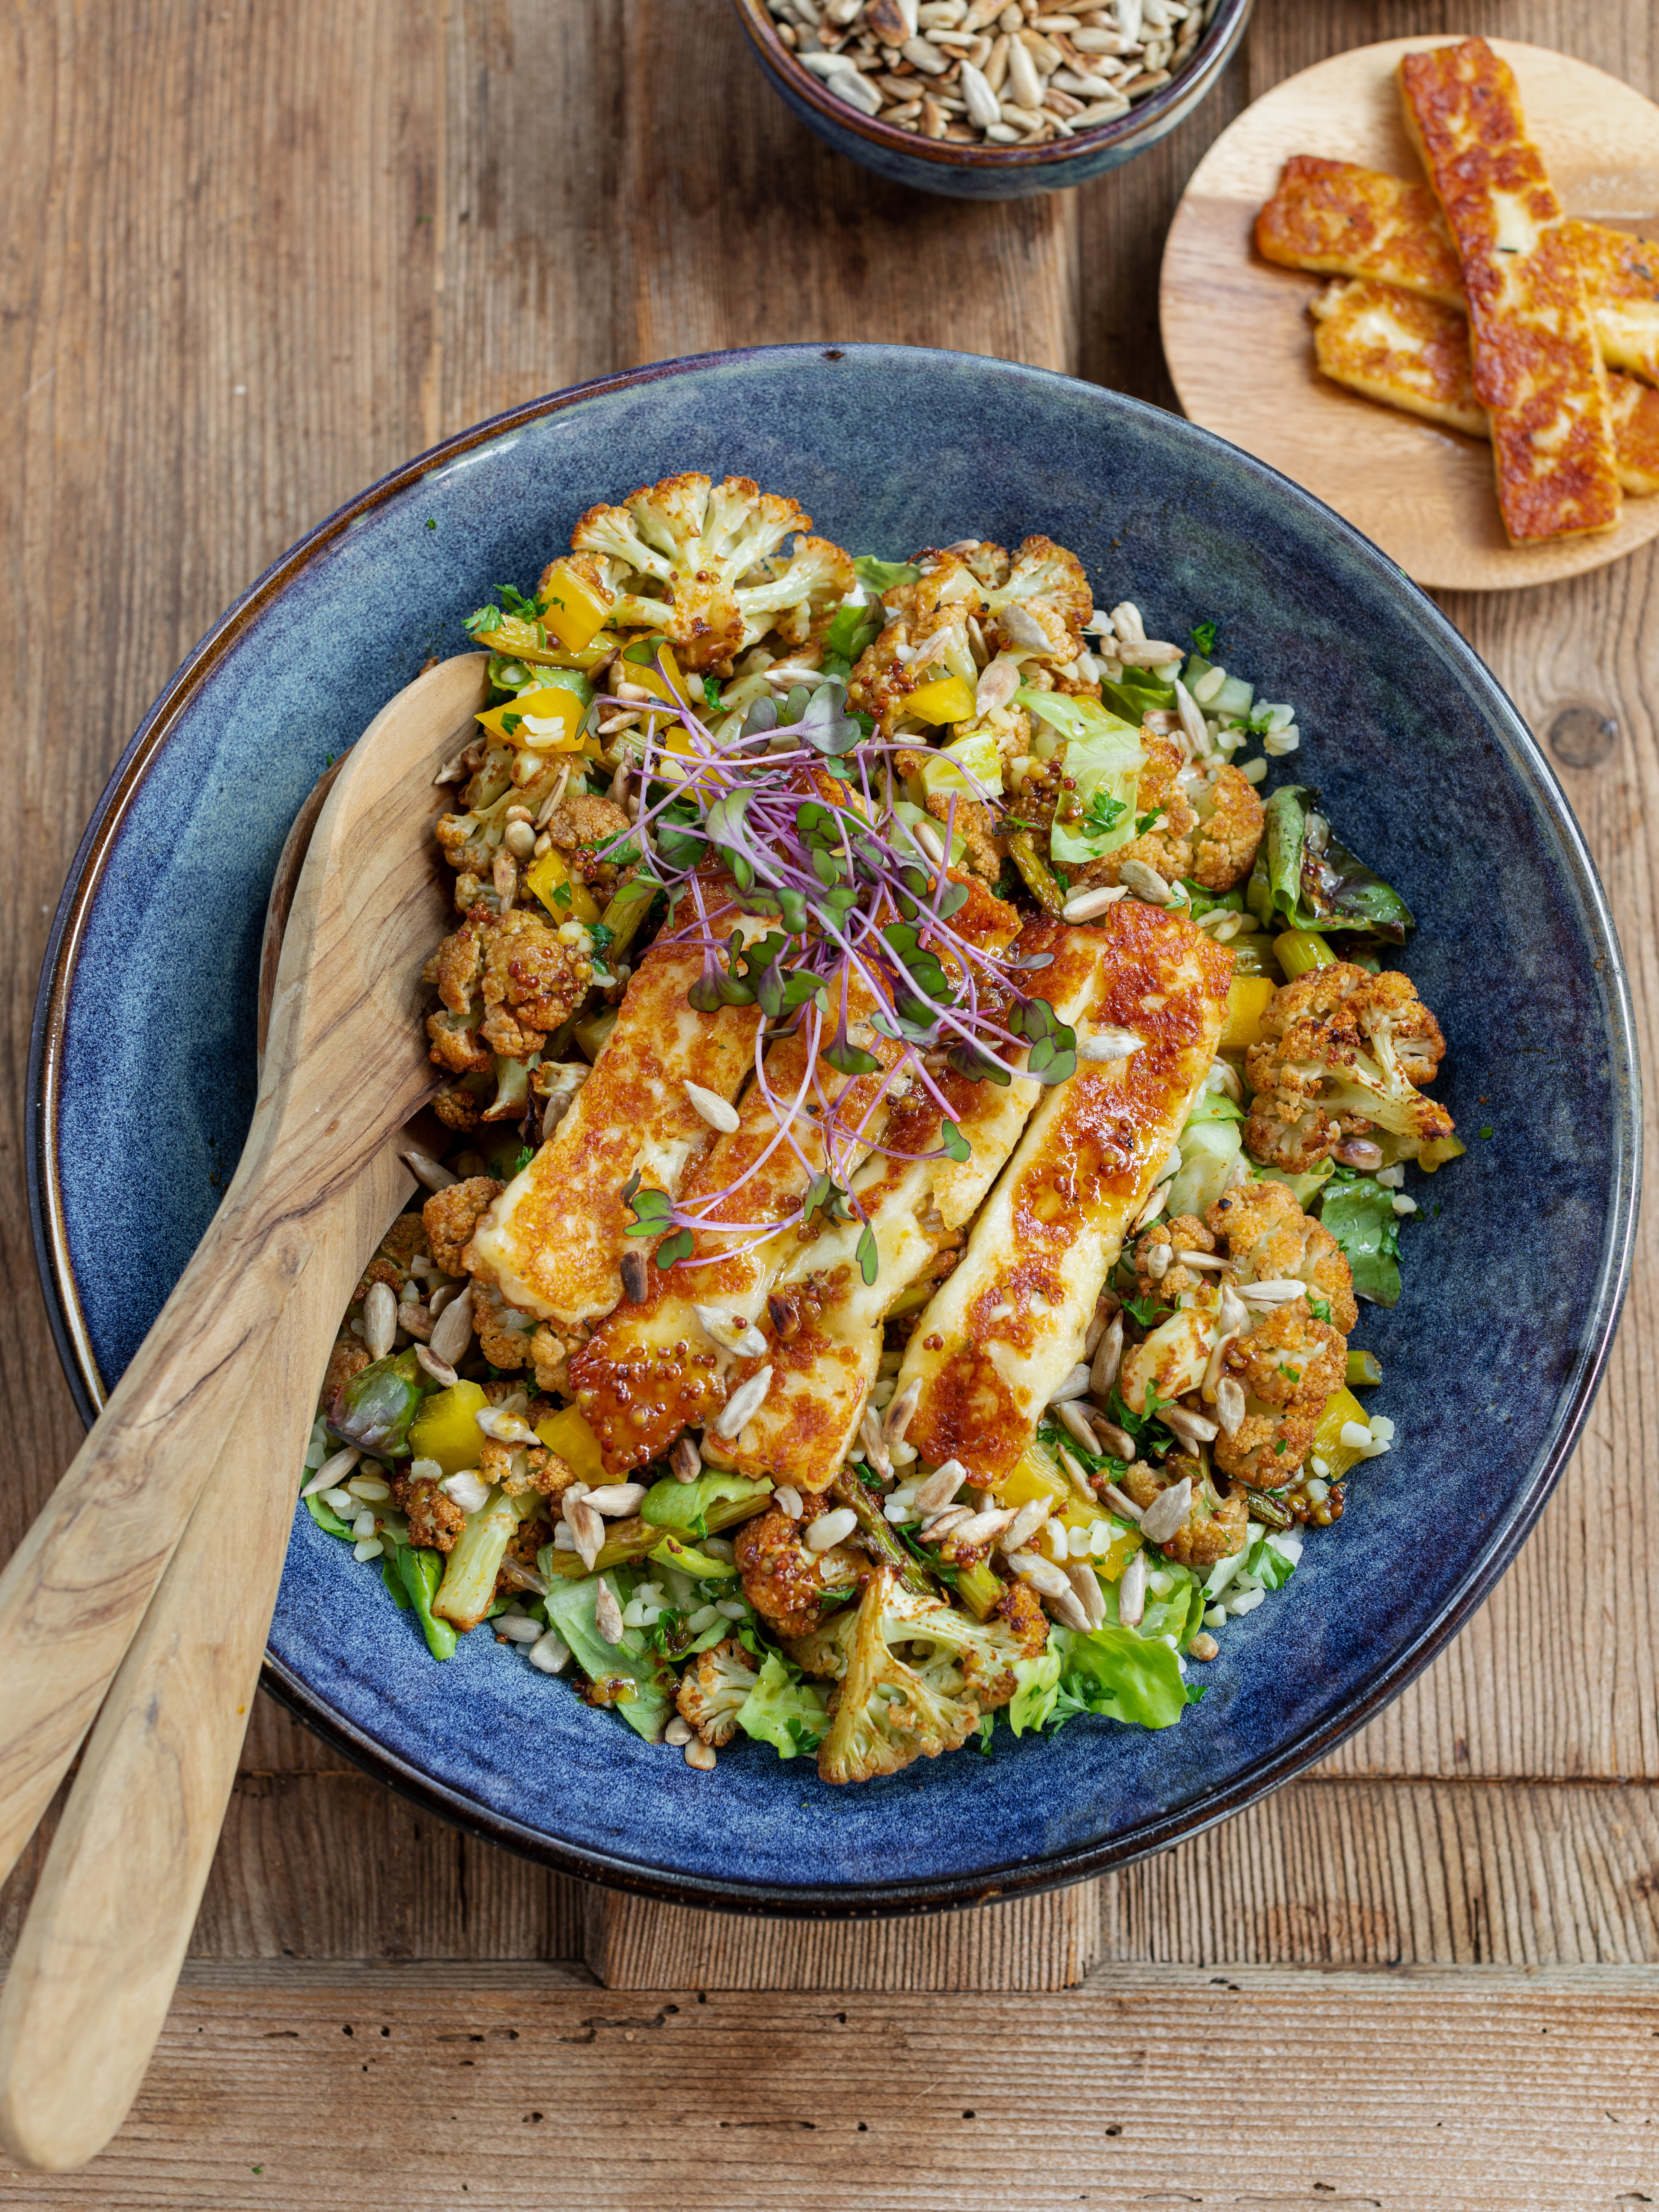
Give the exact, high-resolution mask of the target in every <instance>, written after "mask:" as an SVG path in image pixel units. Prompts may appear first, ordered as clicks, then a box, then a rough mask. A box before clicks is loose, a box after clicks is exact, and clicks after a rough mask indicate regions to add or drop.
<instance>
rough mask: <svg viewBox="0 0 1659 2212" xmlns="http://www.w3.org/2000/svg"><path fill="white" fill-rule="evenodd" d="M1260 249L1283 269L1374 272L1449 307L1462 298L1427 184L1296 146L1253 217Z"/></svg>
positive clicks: (1457, 269)
mask: <svg viewBox="0 0 1659 2212" xmlns="http://www.w3.org/2000/svg"><path fill="white" fill-rule="evenodd" d="M1255 243H1256V250H1257V252H1259V253H1261V255H1262V257H1263V258H1264V259H1266V260H1268V261H1276V262H1278V263H1279V265H1280V266H1281V267H1283V268H1285V269H1311V270H1316V271H1317V272H1318V273H1319V274H1321V275H1323V276H1375V277H1376V278H1378V279H1379V280H1380V281H1381V282H1382V283H1386V284H1402V285H1404V286H1405V287H1406V289H1407V291H1412V292H1420V293H1422V294H1423V295H1424V296H1425V298H1427V299H1431V300H1441V301H1444V302H1445V303H1446V304H1447V305H1448V306H1449V307H1462V304H1463V271H1462V266H1461V264H1460V263H1459V261H1458V258H1457V249H1456V248H1455V246H1453V244H1452V241H1451V234H1450V232H1449V231H1448V229H1447V228H1446V222H1445V218H1444V216H1443V215H1442V214H1441V212H1440V210H1439V207H1438V205H1437V204H1436V201H1435V197H1434V194H1433V193H1432V192H1431V191H1430V190H1429V189H1428V187H1427V185H1412V184H1407V182H1406V181H1405V179H1403V178H1401V177H1389V176H1384V175H1383V173H1382V172H1381V171H1380V170H1377V169H1362V168H1361V167H1358V164H1357V163H1356V162H1353V161H1323V160H1322V159H1320V158H1319V157H1317V156H1316V155H1311V154H1293V155H1291V158H1290V160H1289V161H1286V162H1285V173H1284V175H1283V176H1282V177H1281V179H1279V190H1278V191H1276V192H1275V193H1274V194H1273V197H1272V198H1271V199H1270V200H1269V201H1268V202H1267V205H1266V206H1265V207H1264V208H1263V209H1262V210H1261V214H1260V215H1259V216H1257V217H1256V219H1255Z"/></svg>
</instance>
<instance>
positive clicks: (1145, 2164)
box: [0, 1965, 1659, 2212]
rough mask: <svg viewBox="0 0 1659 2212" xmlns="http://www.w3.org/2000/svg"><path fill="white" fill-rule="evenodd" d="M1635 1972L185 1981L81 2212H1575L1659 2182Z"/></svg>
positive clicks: (76, 2192)
mask: <svg viewBox="0 0 1659 2212" xmlns="http://www.w3.org/2000/svg"><path fill="white" fill-rule="evenodd" d="M1656 2035H1659V1972H1655V1971H1654V1970H1652V1969H1638V1968H1602V1969H1600V1970H1598V1971H1596V1972H1585V1971H1583V1970H1582V1969H1557V1970H1552V1971H1550V1972H1543V1973H1536V1974H1526V1973H1518V1972H1511V1971H1507V1970H1502V1969H1485V1970H1470V1971H1466V1972H1462V1973H1460V1974H1455V1975H1448V1974H1440V1973H1412V1974H1402V1975H1383V1974H1370V1975H1366V1974H1322V1973H1316V1972H1306V1971H1303V1972H1292V1971H1286V1970H1283V1969H1279V1970H1267V1971H1262V1970H1259V1969H1251V1968H1248V1967H1240V1968H1235V1969H1231V1970H1228V1971H1226V1972H1211V1971H1209V1970H1207V1969H1193V1968H1182V1967H1162V1968H1158V1967H1139V1968H1115V1969H1110V1970H1108V1971H1107V1972H1103V1973H1101V1974H1099V1975H1097V1976H1095V1977H1094V1978H1091V1981H1090V1982H1089V1983H1088V1984H1087V1985H1086V1986H1085V1988H1083V1989H1081V1990H1073V1991H1071V1992H1069V1993H1067V1994H1066V1995H1063V1996H1004V1997H978V1998H963V1997H955V1998H953V1997H948V1996H934V1995H928V1996H910V1995H907V1994H904V1993H884V1994H881V1995H878V1996H860V1995H856V1994H826V1995H823V1996H816V1997H805V1998H803V1997H779V1996H757V1995H743V1994H726V1993H721V1992H719V1991H711V1992H697V1991H695V1990H665V1991H653V1992H650V1993H643V1992H641V1993H638V1994H633V1995H629V1996H626V1997H623V1998H620V1999H619V1998H617V1996H610V1995H606V1994H605V1993H602V1992H596V1991H594V1990H592V1989H591V1988H583V1987H580V1986H576V1985H573V1981H572V1978H571V1976H570V1975H569V1973H568V1972H567V1971H561V1970H557V1969H555V1970H552V1971H548V1970H542V1971H539V1972H538V1971H536V1970H534V1969H526V1968H519V1969H516V1970H514V1972H512V1973H511V1974H510V1975H498V1976H494V1977H491V1978H490V1979H489V1984H488V1985H487V1986H483V1987H481V1986H479V1985H478V1982H477V1977H476V1976H475V1975H473V1974H472V1973H471V1972H470V1971H469V1970H468V1969H467V1968H466V1967H464V1966H461V1967H449V1968H444V1967H433V1966H425V1965H421V1966H409V1967H405V1968H402V1969H388V1968H381V1969H378V1970H376V1969H369V1970H362V1969H360V1970H357V1971H356V1972H354V1971H352V1970H350V1969H339V1968H310V1969H300V1968H296V1967H295V1966H277V1967H261V1966H246V1965H245V1966H234V1967H226V1966H218V1967H211V1968H202V1967H197V1968H196V1969H194V1970H192V1971H191V1974H190V1977H189V1978H188V1980H187V1982H186V1984H185V1987H184V1988H183V1990H181V1991H180V1993H179V1997H178V1999H177V2001H176V2002H175V2004H174V2007H173V2015H172V2018H171V2020H170V2021H169V2024H168V2027H167V2032H166V2034H165V2035H164V2037H163V2039H162V2043H161V2050H160V2051H159V2052H158V2054H157V2057H156V2061H155V2065H154V2066H153V2068H152V2069H151V2072H150V2075H149V2081H148V2082H147V2083H146V2086H145V2088H144V2091H143V2094H142V2096H141V2098H140V2100H139V2103H138V2105H137V2108H136V2110H135V2112H134V2113H133V2115H132V2117H131V2119H130V2120H129V2121H128V2123H127V2124H126V2126H125V2128H124V2129H123V2130H121V2133H120V2134H119V2135H118V2136H117V2137H116V2139H115V2141H114V2142H113V2143H112V2146H111V2148H109V2149H108V2150H107V2151H106V2152H105V2153H104V2154H103V2155H102V2156H100V2158H99V2159H98V2160H96V2161H95V2162H94V2164H93V2165H92V2166H90V2167H89V2168H88V2169H87V2170H86V2171H84V2172H81V2173H78V2174H64V2175H56V2176H45V2177H21V2176H20V2177H15V2178H14V2177H10V2176H6V2177H0V2188H3V2190H4V2193H5V2201H6V2202H7V2203H9V2204H15V2205H17V2206H19V2207H23V2206H27V2207H31V2208H35V2207H40V2208H44V2207H50V2206H57V2205H75V2204H82V2205H95V2206H97V2207H98V2208H99V2212H137V2208H141V2207H143V2208H150V2207H158V2206H171V2205H176V2204H179V2203H210V2204H211V2205H213V2206H214V2207H215V2208H216V2212H239V2208H240V2207H243V2206H255V2205H259V2206H264V2207H270V2206H271V2205H273V2204H276V2205H281V2206H282V2207H283V2208H284V2212H309V2208H313V2207H314V2208H316V2212H337V2207H339V2206H340V2205H341V2204H343V2203H360V2202H363V2201H368V2202H371V2203H398V2204H399V2205H402V2206H406V2207H408V2208H410V2212H428V2208H431V2212H438V2208H443V2212H451V2208H453V2207H454V2206H456V2205H459V2204H460V2203H466V2204H468V2205H477V2206H480V2207H483V2208H486V2212H509V2208H514V2207H520V2206H523V2207H526V2208H532V2207H534V2208H538V2212H539V2208H542V2207H544V2206H545V2205H546V2204H548V2203H550V2202H552V2203H580V2204H581V2205H582V2206H583V2207H584V2208H586V2212H635V2208H637V2207H640V2206H641V2205H647V2204H648V2205H653V2206H656V2205H671V2206H673V2207H674V2208H675V2212H702V2208H709V2209H710V2212H713V2208H719V2212H744V2208H746V2207H755V2208H757V2212H818V2208H826V2212H827V2208H830V2207H834V2208H836V2212H842V2208H844V2207H846V2206H848V2205H849V2204H853V2205H872V2204H879V2205H881V2206H882V2207H883V2208H884V2212H969V2208H973V2212H981V2208H992V2207H1000V2206H1004V2205H1008V2204H1012V2203H1018V2204H1019V2205H1020V2206H1021V2207H1022V2208H1030V2212H1058V2208H1060V2207H1061V2206H1068V2207H1069V2206H1075V2205H1077V2204H1079V2203H1092V2204H1101V2205H1112V2206H1117V2205H1124V2204H1130V2203H1146V2204H1152V2205H1169V2204H1200V2205H1219V2204H1240V2203H1250V2204H1273V2203H1298V2204H1300V2203H1307V2204H1322V2203H1331V2204H1336V2205H1342V2204H1349V2205H1353V2204H1370V2205H1379V2204H1383V2205H1386V2206H1388V2207H1389V2212H1585V2209H1586V2208H1587V2207H1590V2206H1602V2205H1606V2206H1609V2207H1611V2206H1613V2205H1614V2204H1618V2203H1632V2204H1637V2203H1646V2202H1650V2201H1651V2199H1652V2197H1653V2194H1654V2192H1655V2190H1656V2186H1659V2183H1656V2174H1659V2147H1656V2146H1659V2132H1656V2131H1659V2092H1656V2088H1655V2079H1654V2071H1653V2064H1652V2056H1651V2054H1652V2051H1653V2043H1654V2038H1655V2036H1656Z"/></svg>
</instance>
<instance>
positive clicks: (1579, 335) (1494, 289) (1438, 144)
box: [1400, 39, 1623, 545]
mask: <svg viewBox="0 0 1659 2212" xmlns="http://www.w3.org/2000/svg"><path fill="white" fill-rule="evenodd" d="M1400 82H1401V93H1402V95H1403V99H1404V103H1405V116H1406V125H1407V130H1408V131H1410V132H1411V135H1412V137H1413V141H1414V142H1415V143H1416V146H1417V149H1418V151H1419V154H1420V155H1421V156H1422V159H1423V166H1424V167H1425V170H1426V171H1427V173H1428V179H1429V182H1430V183H1431V185H1433V187H1434V191H1435V196H1436V197H1437V199H1438V200H1439V202H1440V204H1441V207H1442V209H1443V212H1444V214H1445V217H1446V226H1447V228H1448V229H1449V231H1450V232H1451V235H1452V242H1453V244H1454V245H1455V246H1456V248H1457V253H1458V258H1459V259H1460V260H1461V262H1462V264H1463V289H1464V290H1465V291H1466V292H1467V293H1468V299H1469V327H1470V331H1471V334H1472V336H1473V338H1474V388H1475V391H1476V392H1477V394H1478V395H1479V397H1480V404H1481V405H1482V406H1483V407H1484V408H1485V409H1486V413H1487V415H1488V416H1490V417H1491V421H1492V458H1493V461H1494V463H1495V465H1496V471H1497V479H1498V508H1499V511H1500V512H1501V513H1502V515H1503V518H1504V530H1505V532H1506V533H1507V534H1508V537H1509V539H1510V544H1512V545H1524V544H1535V543H1537V542H1538V541H1540V540H1541V539H1545V538H1565V537H1579V536H1583V535H1584V534H1586V533H1587V532H1595V531H1601V530H1611V529H1612V528H1613V525H1614V524H1615V523H1616V522H1617V521H1618V520H1619V517H1620V513H1621V511H1622V507H1623V499H1622V495H1621V494H1620V488H1619V476H1618V471H1617V469H1616V468H1615V466H1614V464H1613V422H1612V417H1611V415H1610V412H1609V410H1608V406H1607V375H1606V371H1605V370H1604V369H1603V368H1602V365H1601V351H1600V349H1599V348H1598V346H1597V344H1596V342H1595V329H1594V326H1593V325H1592V324H1591V321H1590V313H1589V298H1588V295H1586V293H1585V290H1584V280H1583V276H1581V275H1580V273H1579V270H1578V264H1577V261H1576V260H1575V258H1573V252H1572V243H1571V239H1570V238H1569V236H1568V235H1567V234H1566V231H1565V228H1564V225H1563V223H1562V219H1561V204H1560V202H1559V200H1558V199H1557V197H1556V196H1555V190H1554V187H1553V185H1552V184H1551V183H1550V180H1549V176H1548V173H1547V171H1546V169H1545V167H1544V161H1543V156H1542V155H1541V154H1540V153H1539V151H1538V149H1537V147H1536V146H1535V145H1534V143H1532V141H1531V140H1530V139H1529V138H1528V136H1527V128H1526V123H1525V120H1524V118H1522V112H1521V103H1520V99H1519V95H1518V94H1517V93H1516V85H1515V77H1514V75H1513V72H1512V71H1511V70H1510V67H1509V65H1508V64H1507V63H1506V62H1503V61H1500V60H1499V59H1498V56H1497V55H1496V54H1495V53H1493V52H1492V48H1491V47H1490V46H1488V45H1487V44H1486V40H1484V39H1465V40H1462V42H1461V43H1460V44H1459V45H1457V46H1436V47H1433V48H1431V50H1430V51H1429V52H1425V53H1411V54H1407V55H1406V56H1405V57H1404V58H1403V59H1402V60H1401V64H1400Z"/></svg>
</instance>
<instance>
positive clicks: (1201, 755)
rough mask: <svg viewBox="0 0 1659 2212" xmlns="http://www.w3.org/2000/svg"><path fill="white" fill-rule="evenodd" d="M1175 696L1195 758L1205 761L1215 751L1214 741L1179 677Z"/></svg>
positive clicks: (1177, 708)
mask: <svg viewBox="0 0 1659 2212" xmlns="http://www.w3.org/2000/svg"><path fill="white" fill-rule="evenodd" d="M1175 695H1176V714H1179V715H1180V717H1181V726H1182V731H1183V732H1185V734H1186V738H1187V742H1188V744H1189V745H1191V747H1192V749H1193V755H1194V758H1195V759H1197V760H1203V759H1205V758H1206V757H1207V756H1208V755H1209V754H1211V753H1212V752H1213V751H1214V750H1215V744H1214V741H1213V740H1212V738H1211V736H1210V732H1209V726H1208V724H1207V723H1206V721H1205V720H1204V716H1203V714H1202V712H1201V711H1200V708H1199V706H1198V704H1197V702H1196V701H1195V700H1194V697H1193V695H1192V693H1191V692H1190V691H1189V690H1188V689H1187V687H1186V685H1185V684H1183V683H1182V680H1181V678H1179V677H1178V676H1177V677H1176V687H1175Z"/></svg>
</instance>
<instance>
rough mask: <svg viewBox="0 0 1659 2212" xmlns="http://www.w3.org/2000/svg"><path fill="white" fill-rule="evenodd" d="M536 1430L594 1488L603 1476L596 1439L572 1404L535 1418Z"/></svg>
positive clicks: (544, 1441)
mask: <svg viewBox="0 0 1659 2212" xmlns="http://www.w3.org/2000/svg"><path fill="white" fill-rule="evenodd" d="M536 1434H537V1435H538V1437H540V1438H541V1440H542V1442H543V1443H544V1444H545V1445H546V1446H547V1449H549V1451H550V1452H556V1453H557V1454H558V1455H559V1457H560V1458H561V1459H562V1461H563V1462H564V1463H565V1465H566V1466H567V1467H568V1468H570V1469H571V1470H572V1471H573V1473H574V1474H575V1476H576V1478H577V1480H579V1481H580V1482H585V1483H586V1485H587V1486H588V1488H589V1489H590V1490H597V1489H598V1488H599V1486H600V1484H601V1483H603V1482H604V1481H605V1480H606V1476H605V1461H604V1459H603V1457H602V1456H601V1455H600V1451H599V1438H598V1437H596V1436H595V1435H594V1433H593V1431H592V1429H590V1428H589V1427H588V1425H587V1422H586V1419H585V1418H584V1417H583V1415H582V1414H581V1413H579V1412H578V1411H577V1409H576V1407H574V1406H564V1407H561V1408H560V1410H559V1411H558V1412H557V1413H550V1414H549V1415H548V1417H547V1419H545V1420H544V1421H538V1422H537V1424H536ZM659 1533H660V1532H659V1531H653V1534H659Z"/></svg>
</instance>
